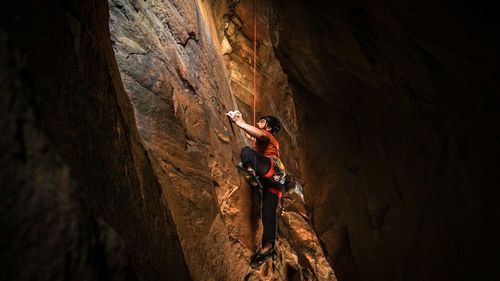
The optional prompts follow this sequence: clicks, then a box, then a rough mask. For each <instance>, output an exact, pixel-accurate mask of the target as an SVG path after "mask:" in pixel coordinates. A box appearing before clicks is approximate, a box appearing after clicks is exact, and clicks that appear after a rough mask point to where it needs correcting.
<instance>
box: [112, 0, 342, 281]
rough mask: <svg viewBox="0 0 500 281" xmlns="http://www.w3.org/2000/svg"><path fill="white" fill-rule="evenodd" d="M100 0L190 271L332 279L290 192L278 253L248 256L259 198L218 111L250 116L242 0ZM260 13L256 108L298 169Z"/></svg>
mask: <svg viewBox="0 0 500 281" xmlns="http://www.w3.org/2000/svg"><path fill="white" fill-rule="evenodd" d="M109 4H110V31H111V41H112V42H113V47H114V50H115V54H116V59H117V62H118V66H119V68H120V72H121V77H122V81H123V85H124V87H125V90H126V92H127V94H128V96H129V99H130V101H131V104H132V105H133V107H134V112H135V117H136V122H137V127H138V130H139V134H140V135H141V138H142V142H143V144H144V146H145V148H146V150H147V151H148V155H149V158H150V160H151V163H152V165H153V167H154V171H155V174H156V176H157V178H158V181H159V184H160V186H161V194H162V200H163V201H164V202H166V205H168V208H169V211H170V212H171V214H172V218H173V220H174V223H175V225H176V230H177V233H178V235H179V238H180V242H181V245H182V249H183V252H184V258H185V260H186V264H187V266H188V268H189V270H190V274H191V277H192V278H193V279H194V280H206V279H207V278H208V279H211V278H213V279H214V280H244V279H246V280H276V279H278V280H282V279H291V278H298V279H297V280H333V279H335V275H334V273H333V270H332V269H331V267H330V265H329V264H328V262H327V261H326V259H325V257H324V255H323V253H322V249H321V246H320V244H319V241H318V240H317V238H316V235H315V233H314V230H313V228H312V227H311V225H310V222H309V219H308V217H307V215H306V213H305V212H302V213H301V214H299V213H296V212H295V211H293V210H292V208H291V207H292V205H294V204H299V205H300V204H302V207H301V209H304V206H303V203H300V202H299V201H294V202H293V203H292V204H291V205H289V206H290V207H289V208H287V209H286V210H284V212H283V213H284V214H286V215H285V216H286V218H287V219H286V220H283V222H282V223H280V224H279V234H280V238H279V240H278V245H279V246H278V255H277V258H276V260H275V261H274V262H268V263H267V264H265V265H264V266H263V267H262V268H261V269H260V270H257V271H254V270H251V268H250V267H249V259H250V256H251V255H252V254H253V252H254V251H255V250H257V249H258V247H259V245H260V236H261V226H260V201H259V200H260V199H259V196H258V193H257V192H255V191H252V190H251V189H250V188H249V186H248V185H247V184H246V183H245V182H244V181H242V178H240V176H239V174H238V172H237V170H236V169H235V165H236V164H237V163H238V162H239V161H240V159H239V151H240V149H241V147H242V146H244V145H251V144H250V143H249V142H248V140H246V138H245V137H244V136H243V135H242V132H241V131H240V130H238V129H236V133H237V134H236V136H234V135H232V131H231V129H230V127H229V126H230V124H229V123H228V119H227V117H226V116H225V113H226V112H228V111H229V110H233V109H235V108H236V109H239V110H240V111H241V112H243V114H244V116H245V117H246V119H247V120H248V121H249V122H250V123H252V122H253V120H252V114H253V112H252V110H251V107H252V106H253V38H252V37H253V4H252V1H239V2H234V3H226V2H223V1H220V2H208V1H206V2H203V1H193V2H190V1H163V2H155V3H153V2H151V3H150V2H140V1H136V2H129V1H110V2H109ZM261 5H264V3H259V6H258V7H260V9H259V10H258V12H265V11H266V10H267V6H261ZM268 22H269V21H268V20H267V17H266V16H265V14H264V15H260V16H259V21H258V30H259V36H258V37H257V40H258V60H257V68H258V76H257V84H258V85H259V87H257V89H256V90H257V94H258V99H257V108H258V112H257V115H258V116H257V118H258V117H259V116H261V115H262V114H270V113H272V114H273V115H276V116H277V117H278V118H279V119H281V120H282V122H283V124H284V129H283V130H282V131H281V132H280V135H279V140H280V142H281V144H282V146H281V153H282V158H283V160H284V162H285V164H286V165H287V166H289V167H290V169H291V170H292V171H296V172H298V171H299V169H298V164H297V163H298V153H296V151H297V145H296V141H295V138H296V137H295V136H296V129H295V128H296V121H295V111H294V109H295V107H294V105H293V100H292V97H291V92H290V89H289V87H288V84H287V79H286V75H285V74H284V73H283V71H282V69H281V67H280V64H279V62H278V61H277V59H276V58H275V56H274V52H273V48H272V43H271V38H270V35H269V29H268ZM287 203H288V202H287ZM283 205H285V202H283ZM289 213H294V214H298V215H290V214H289ZM280 216H281V213H280ZM291 227H292V228H297V229H295V230H294V231H289V230H288V228H291Z"/></svg>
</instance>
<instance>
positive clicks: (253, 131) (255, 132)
mask: <svg viewBox="0 0 500 281" xmlns="http://www.w3.org/2000/svg"><path fill="white" fill-rule="evenodd" d="M235 124H236V126H238V127H240V128H241V129H243V131H245V132H247V134H249V135H250V136H252V137H254V138H256V139H258V140H262V139H263V138H266V134H264V133H263V132H262V131H261V130H260V129H259V128H256V127H254V126H252V125H249V124H247V123H246V122H245V121H242V120H238V121H236V122H235Z"/></svg>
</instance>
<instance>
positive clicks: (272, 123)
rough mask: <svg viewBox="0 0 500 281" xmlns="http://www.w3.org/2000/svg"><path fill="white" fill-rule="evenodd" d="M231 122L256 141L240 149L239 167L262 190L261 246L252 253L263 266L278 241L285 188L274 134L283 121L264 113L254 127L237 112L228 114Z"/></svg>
mask: <svg viewBox="0 0 500 281" xmlns="http://www.w3.org/2000/svg"><path fill="white" fill-rule="evenodd" d="M228 116H229V117H230V119H231V121H232V122H233V123H234V124H235V125H236V126H238V127H240V128H241V129H243V130H244V131H245V132H246V133H247V136H249V137H250V138H251V139H252V140H253V141H254V145H253V149H252V148H250V147H248V146H245V147H243V148H242V149H241V163H240V164H238V168H240V169H241V170H243V171H244V172H245V173H247V176H246V177H245V178H246V179H247V180H249V183H250V184H251V185H253V186H261V188H262V189H263V191H262V226H263V230H264V231H263V234H262V247H261V248H260V249H259V250H258V251H257V252H256V253H255V254H254V255H253V256H252V258H251V261H250V263H251V265H252V266H260V265H262V264H263V263H264V262H265V261H267V260H268V259H269V258H270V257H272V255H273V254H274V252H275V250H274V243H275V240H276V209H277V207H278V201H279V199H280V198H281V196H282V193H283V192H284V189H285V179H287V177H286V176H285V175H286V173H285V172H284V167H283V164H282V163H281V161H280V152H279V143H278V141H277V140H276V138H275V135H276V134H277V133H278V132H279V130H280V129H281V123H280V121H279V120H278V119H277V118H276V117H274V116H270V115H268V116H263V117H261V118H260V120H259V122H258V123H257V124H256V125H257V127H254V126H252V125H250V124H247V123H246V122H245V120H243V118H242V116H241V113H240V112H238V111H235V112H230V113H228Z"/></svg>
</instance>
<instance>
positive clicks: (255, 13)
mask: <svg viewBox="0 0 500 281" xmlns="http://www.w3.org/2000/svg"><path fill="white" fill-rule="evenodd" d="M256 66H257V0H254V1H253V125H254V126H255V100H256V98H257V91H256V88H255V85H256V83H255V79H256V77H257V75H256V73H257V72H256V70H257V69H256Z"/></svg>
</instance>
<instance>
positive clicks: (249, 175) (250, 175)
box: [236, 163, 262, 190]
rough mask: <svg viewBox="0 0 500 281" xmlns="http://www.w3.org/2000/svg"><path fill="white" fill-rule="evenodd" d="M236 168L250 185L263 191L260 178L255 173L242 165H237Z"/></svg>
mask: <svg viewBox="0 0 500 281" xmlns="http://www.w3.org/2000/svg"><path fill="white" fill-rule="evenodd" d="M236 168H238V170H240V171H241V173H242V174H243V177H244V178H245V180H246V181H247V182H248V184H250V185H251V186H253V187H258V188H259V189H261V190H262V185H261V184H260V181H259V177H257V176H256V175H255V172H254V171H249V170H247V169H246V168H245V167H243V165H241V163H240V164H238V165H236Z"/></svg>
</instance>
